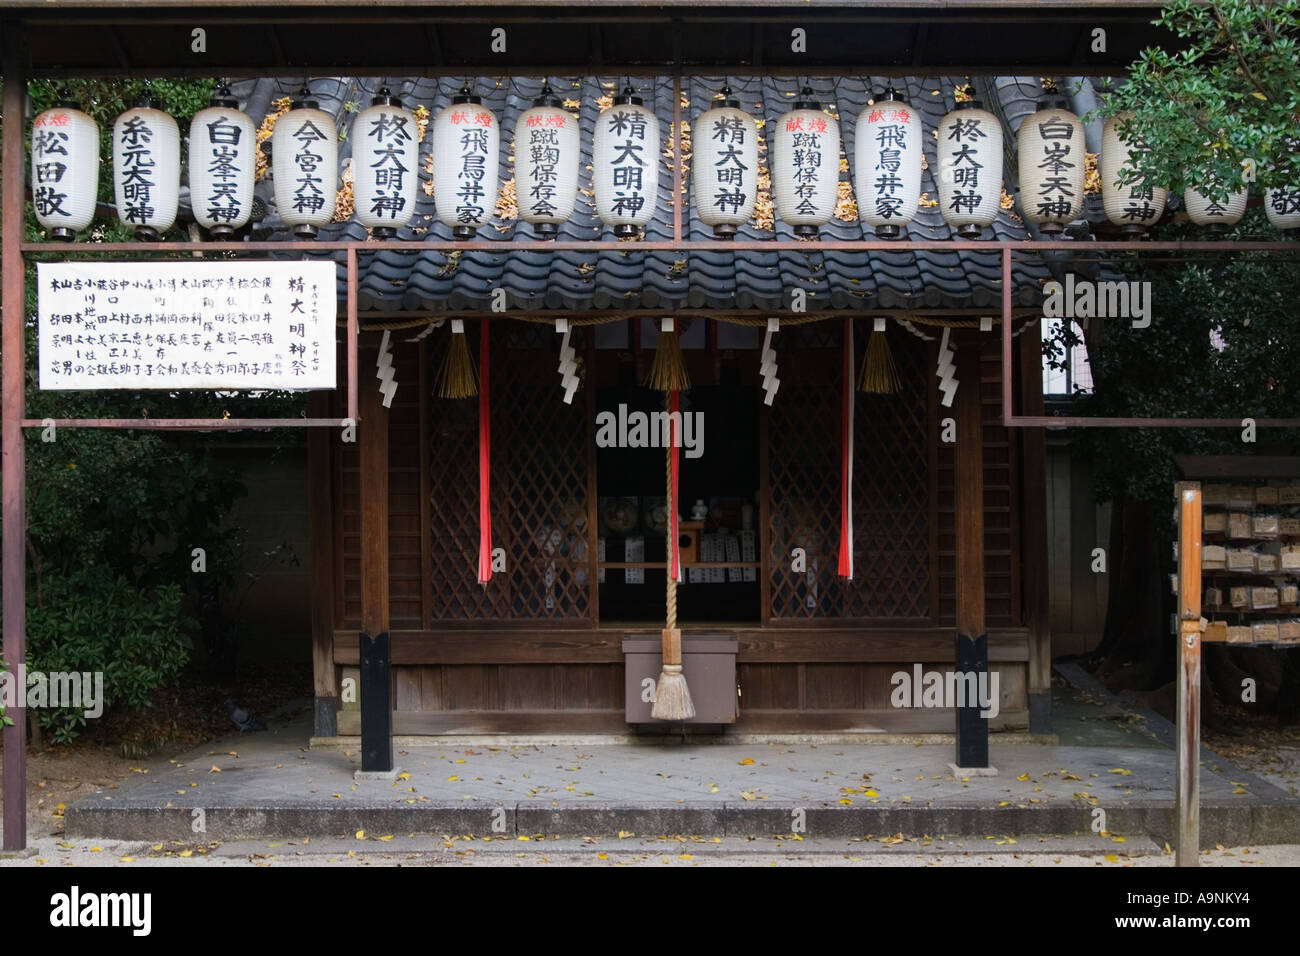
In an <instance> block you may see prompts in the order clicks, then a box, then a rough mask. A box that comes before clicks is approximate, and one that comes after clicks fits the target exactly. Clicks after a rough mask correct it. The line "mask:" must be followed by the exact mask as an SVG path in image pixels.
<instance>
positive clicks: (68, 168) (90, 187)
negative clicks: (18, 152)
mask: <svg viewBox="0 0 1300 956" xmlns="http://www.w3.org/2000/svg"><path fill="white" fill-rule="evenodd" d="M61 97H62V98H61V99H59V101H58V104H57V105H56V106H55V107H54V108H53V109H48V110H46V111H45V112H43V113H41V114H40V115H38V116H37V117H36V119H35V120H33V121H32V208H33V209H34V210H35V211H36V221H37V222H39V223H40V224H41V225H42V226H43V227H44V228H46V229H48V230H49V232H50V237H51V238H53V239H59V240H62V241H65V242H71V241H72V240H73V239H75V238H76V237H77V233H78V232H80V231H81V230H82V229H85V228H86V227H87V226H89V225H90V221H91V220H92V219H94V218H95V199H96V193H97V191H98V187H99V125H98V124H97V123H96V122H95V121H94V120H93V119H91V118H90V117H89V116H87V115H86V114H85V113H83V112H82V111H81V108H80V106H78V104H77V103H76V102H74V101H73V100H70V99H68V98H67V96H66V95H61Z"/></svg>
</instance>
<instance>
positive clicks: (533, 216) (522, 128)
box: [515, 85, 582, 239]
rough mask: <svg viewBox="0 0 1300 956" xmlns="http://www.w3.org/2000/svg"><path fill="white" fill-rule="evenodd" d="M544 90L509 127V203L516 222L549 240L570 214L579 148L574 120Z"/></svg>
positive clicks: (575, 191) (575, 119) (573, 197)
mask: <svg viewBox="0 0 1300 956" xmlns="http://www.w3.org/2000/svg"><path fill="white" fill-rule="evenodd" d="M563 107H564V103H563V101H562V100H561V99H560V98H559V97H558V96H556V95H555V94H554V93H553V92H552V91H551V88H550V86H549V85H548V86H543V87H542V93H541V96H539V97H538V98H537V99H535V100H533V105H532V108H531V109H527V110H524V111H523V112H522V113H520V114H519V121H518V123H517V124H516V125H515V202H516V203H517V205H518V206H519V218H520V219H522V220H523V221H524V222H526V223H530V224H531V225H532V227H533V232H534V233H535V234H536V235H537V237H538V238H539V239H550V238H552V237H553V236H554V235H555V234H556V233H557V232H558V231H559V227H560V225H561V224H562V223H564V222H567V221H568V219H569V217H570V216H571V215H573V207H574V204H575V203H576V202H577V199H578V159H579V158H580V157H581V155H582V146H581V143H580V138H579V132H578V117H576V116H574V115H573V114H572V113H570V112H569V111H568V110H566V109H564V108H563Z"/></svg>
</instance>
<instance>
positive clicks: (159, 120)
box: [113, 93, 181, 241]
mask: <svg viewBox="0 0 1300 956" xmlns="http://www.w3.org/2000/svg"><path fill="white" fill-rule="evenodd" d="M159 105H160V104H159V103H158V101H157V100H156V99H154V97H152V96H150V95H149V94H148V93H146V94H145V96H144V97H143V98H142V99H141V100H140V105H139V106H136V107H133V108H131V109H129V110H127V111H126V112H125V113H123V114H122V115H121V116H119V117H118V118H117V121H116V122H114V123H113V193H114V196H115V198H116V200H117V218H118V219H120V220H122V222H124V223H126V224H127V225H128V226H132V227H134V228H135V237H136V238H137V239H145V240H149V241H153V240H156V239H158V237H159V235H160V234H161V233H163V232H165V231H167V230H168V229H170V228H171V227H172V225H173V224H174V223H175V222H176V208H177V206H178V205H179V203H180V190H181V133H180V129H179V128H178V127H177V125H176V121H175V120H174V119H172V118H171V117H170V116H168V115H167V114H166V113H164V112H163V111H162V110H160V109H159V108H158V107H159Z"/></svg>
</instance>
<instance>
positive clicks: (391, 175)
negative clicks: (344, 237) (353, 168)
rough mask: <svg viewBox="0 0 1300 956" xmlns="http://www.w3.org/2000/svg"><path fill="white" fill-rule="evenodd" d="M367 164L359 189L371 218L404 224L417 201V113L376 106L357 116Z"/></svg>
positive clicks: (361, 173)
mask: <svg viewBox="0 0 1300 956" xmlns="http://www.w3.org/2000/svg"><path fill="white" fill-rule="evenodd" d="M358 125H359V126H360V127H361V136H362V141H363V145H364V149H363V150H362V151H361V154H360V155H361V158H362V160H363V162H364V165H365V168H364V169H362V170H361V171H360V172H359V174H358V177H357V179H356V183H357V186H356V189H357V192H358V194H359V196H360V200H361V201H362V202H363V203H364V204H365V209H364V212H365V214H366V216H367V218H368V219H374V220H375V221H378V222H383V221H385V220H387V221H388V222H391V223H394V224H396V225H399V226H401V225H405V224H406V222H407V221H408V220H409V219H410V218H411V211H412V208H413V207H414V205H415V191H414V186H415V173H414V167H415V165H416V163H417V162H418V161H419V156H418V153H417V146H416V139H415V122H414V117H413V116H412V115H411V114H409V113H407V112H406V111H405V110H403V109H399V108H396V107H388V106H375V107H372V108H371V109H369V110H367V111H366V112H364V113H362V114H361V116H360V117H359V120H358Z"/></svg>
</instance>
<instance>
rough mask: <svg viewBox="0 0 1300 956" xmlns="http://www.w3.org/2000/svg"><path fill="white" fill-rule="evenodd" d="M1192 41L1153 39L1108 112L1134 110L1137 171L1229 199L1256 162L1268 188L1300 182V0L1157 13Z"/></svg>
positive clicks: (1182, 1) (1197, 4)
mask: <svg viewBox="0 0 1300 956" xmlns="http://www.w3.org/2000/svg"><path fill="white" fill-rule="evenodd" d="M1155 22H1156V23H1159V24H1161V25H1163V26H1165V27H1168V28H1169V29H1170V30H1172V31H1173V32H1174V33H1176V34H1177V35H1178V36H1179V37H1180V38H1181V40H1182V41H1183V42H1185V43H1186V46H1185V47H1184V48H1183V49H1182V50H1180V51H1178V52H1174V53H1170V52H1168V51H1166V50H1163V49H1160V48H1158V47H1156V48H1150V49H1147V50H1145V51H1144V52H1143V53H1142V55H1141V58H1140V59H1139V60H1138V61H1137V62H1136V63H1134V64H1133V65H1132V67H1131V68H1130V72H1129V80H1128V83H1127V84H1125V85H1123V86H1121V87H1120V88H1118V89H1116V90H1114V91H1113V92H1112V93H1111V94H1110V95H1109V96H1108V97H1107V99H1106V102H1105V105H1104V106H1103V107H1102V109H1101V112H1102V113H1103V114H1104V115H1106V116H1115V115H1118V114H1120V113H1124V112H1129V113H1131V114H1132V118H1131V119H1130V120H1127V121H1121V123H1120V129H1119V132H1120V135H1121V136H1123V137H1125V138H1126V139H1127V140H1128V141H1129V142H1133V143H1141V144H1144V145H1145V147H1146V149H1145V150H1144V151H1143V152H1141V153H1140V154H1138V155H1136V156H1135V167H1136V170H1135V173H1134V174H1133V175H1130V176H1127V177H1125V178H1123V180H1122V181H1121V183H1120V185H1129V184H1130V183H1132V182H1135V181H1138V180H1141V181H1144V182H1146V183H1150V184H1152V185H1156V186H1164V187H1167V188H1169V189H1172V190H1175V191H1178V192H1181V191H1182V190H1183V189H1184V188H1185V187H1187V186H1192V187H1194V188H1196V189H1198V190H1199V191H1200V192H1202V193H1204V194H1205V195H1207V196H1209V197H1211V198H1213V199H1216V200H1219V201H1222V200H1224V199H1226V198H1227V197H1228V195H1229V194H1230V193H1231V192H1235V191H1236V190H1238V189H1239V188H1240V186H1241V184H1242V182H1243V164H1244V163H1250V164H1252V166H1253V169H1254V175H1255V176H1256V177H1257V182H1258V184H1259V186H1260V188H1266V187H1272V186H1288V185H1291V186H1295V185H1297V184H1300V152H1298V151H1297V146H1298V145H1300V144H1297V143H1296V141H1295V139H1294V138H1293V137H1296V136H1300V47H1298V46H1297V42H1298V37H1300V0H1279V2H1271V0H1217V2H1212V3H1205V2H1203V0H1171V2H1170V3H1168V4H1166V6H1165V7H1164V9H1163V11H1162V14H1161V16H1160V18H1159V19H1158V20H1157V21H1155Z"/></svg>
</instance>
